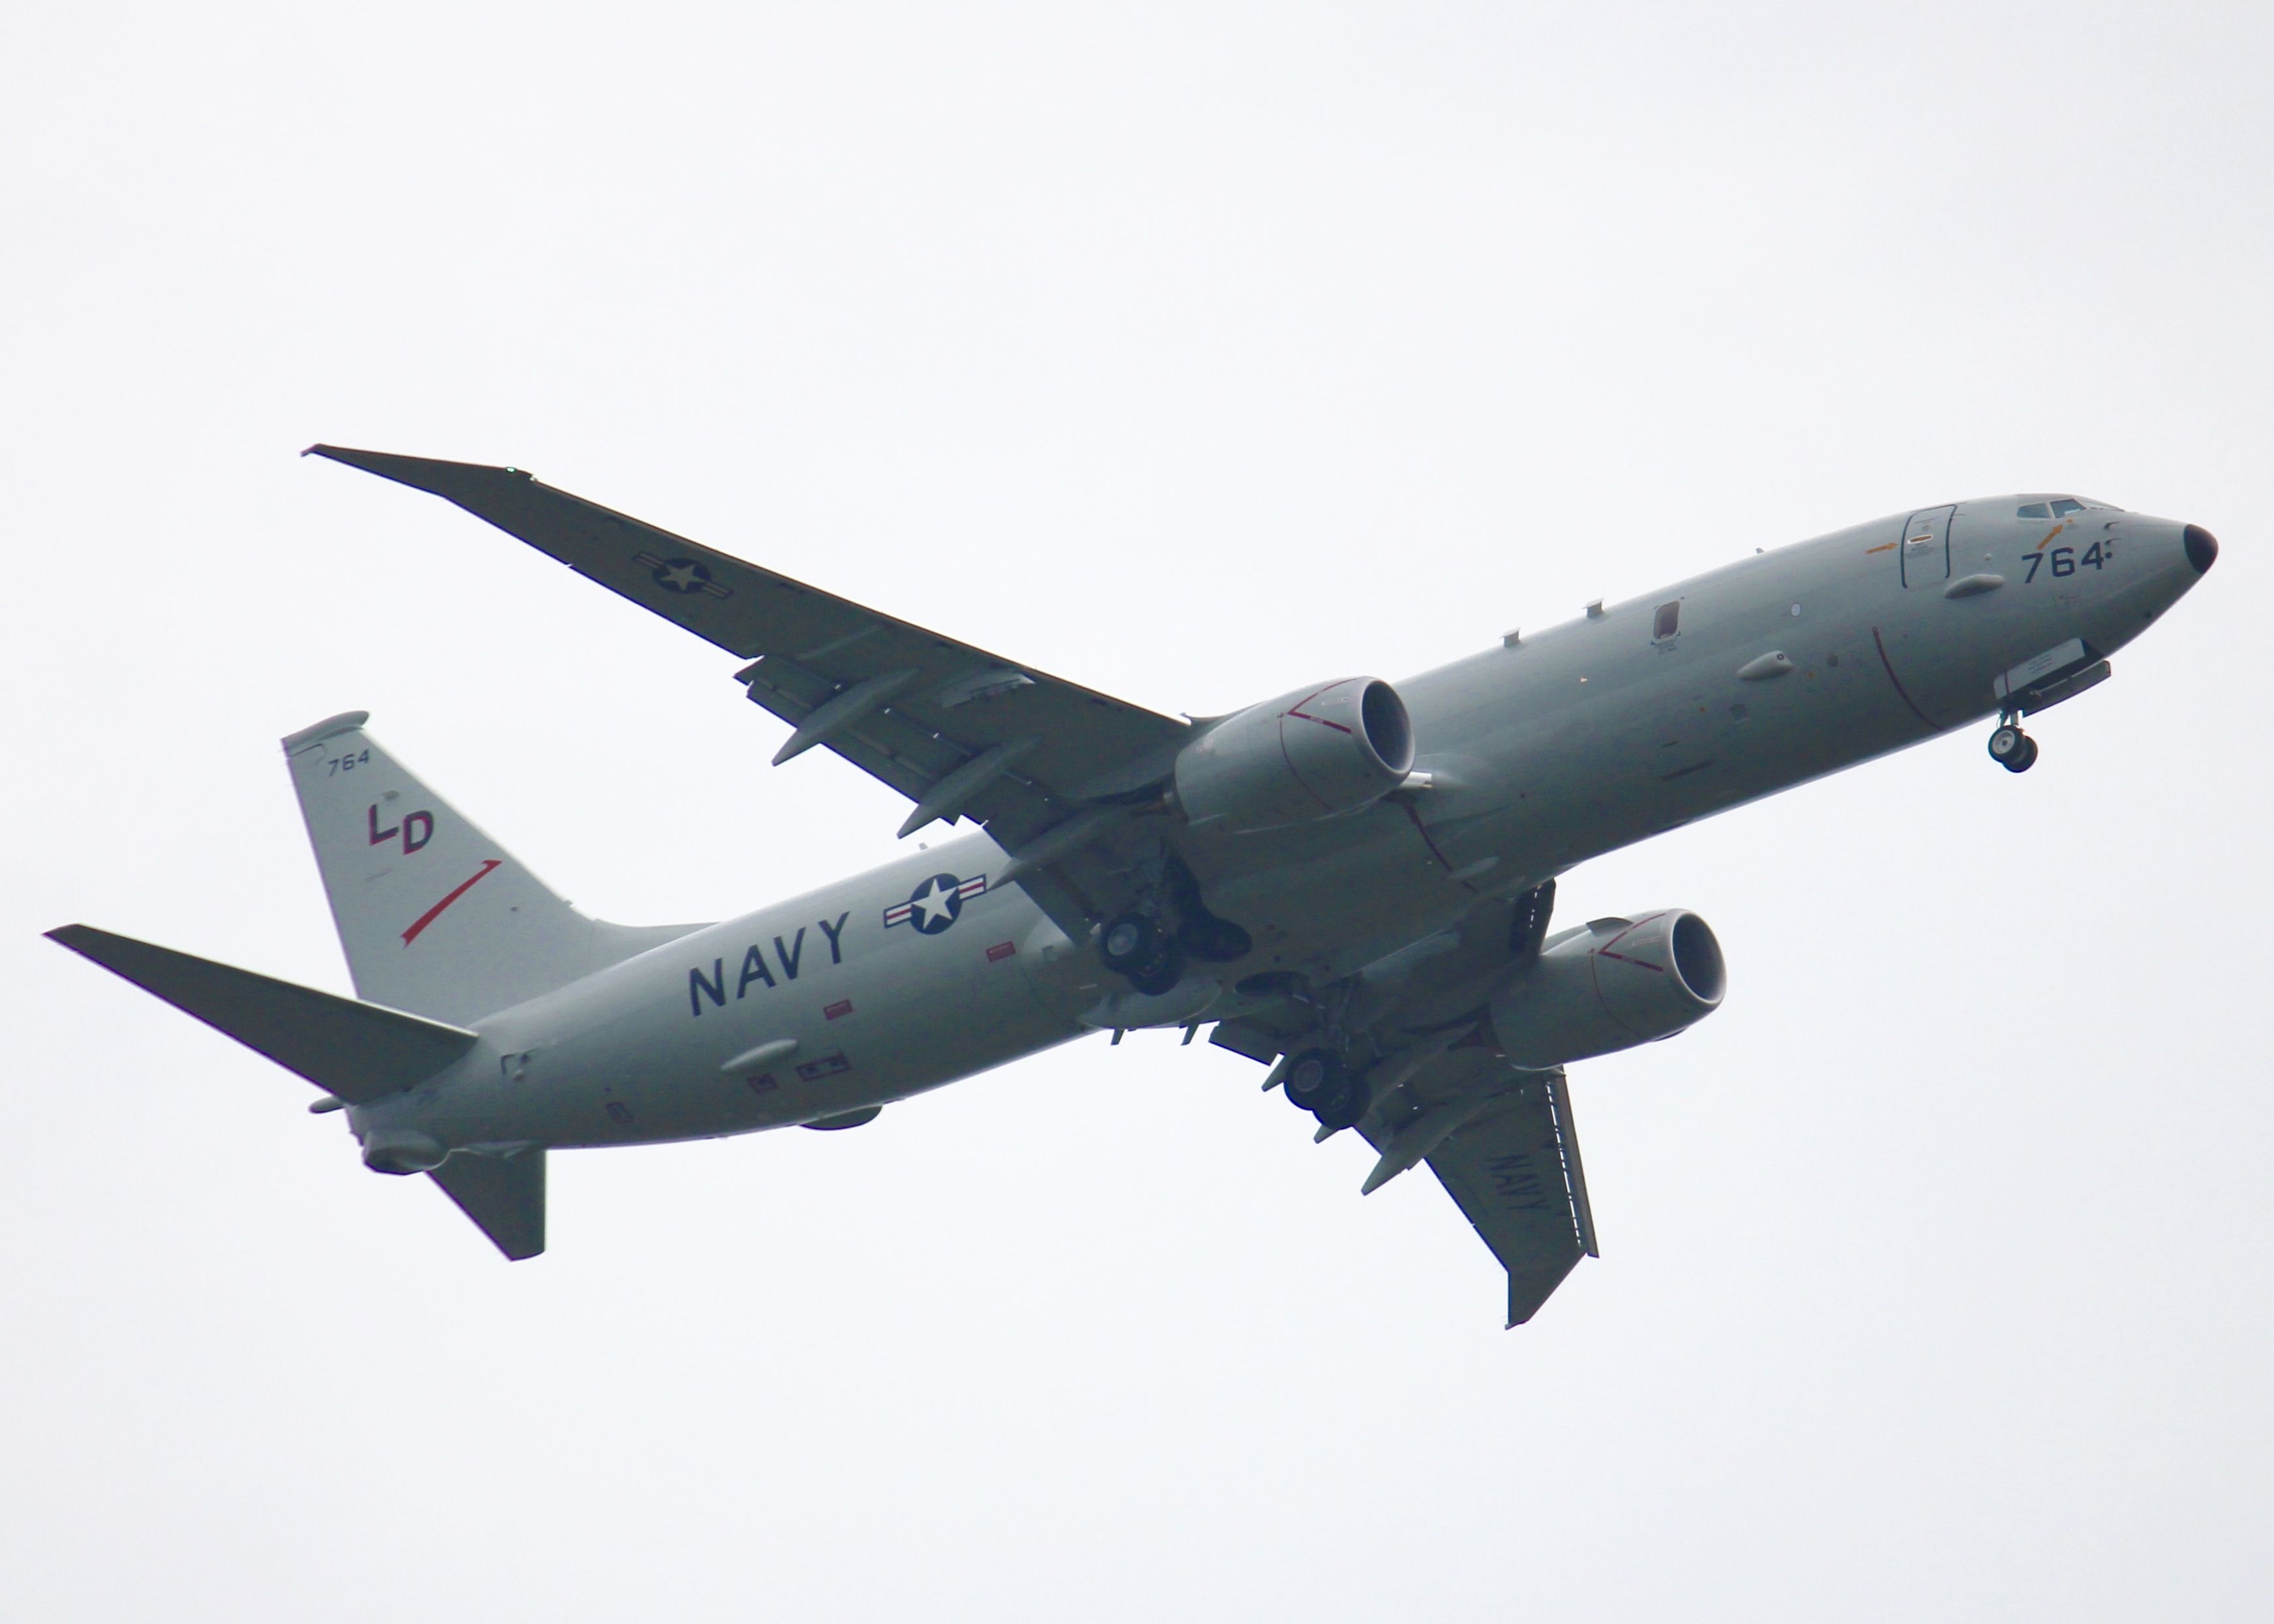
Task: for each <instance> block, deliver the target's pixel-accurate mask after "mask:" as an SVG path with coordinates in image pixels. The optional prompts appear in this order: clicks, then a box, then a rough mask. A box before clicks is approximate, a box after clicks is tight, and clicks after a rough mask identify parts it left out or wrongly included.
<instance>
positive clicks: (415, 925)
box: [403, 857, 503, 947]
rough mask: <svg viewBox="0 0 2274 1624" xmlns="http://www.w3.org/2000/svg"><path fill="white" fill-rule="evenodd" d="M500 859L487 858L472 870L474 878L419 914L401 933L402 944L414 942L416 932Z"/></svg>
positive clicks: (454, 900) (416, 938)
mask: <svg viewBox="0 0 2274 1624" xmlns="http://www.w3.org/2000/svg"><path fill="white" fill-rule="evenodd" d="M502 861H503V859H501V858H496V857H493V858H491V859H489V861H486V862H485V863H483V864H482V866H481V867H480V868H477V869H476V870H474V878H473V879H472V880H468V881H467V882H466V883H464V884H463V885H461V886H459V887H458V889H457V890H456V891H452V892H451V893H450V894H449V895H448V896H447V897H445V898H442V900H441V901H440V902H438V903H436V904H435V905H434V906H433V907H431V908H429V909H427V910H426V911H425V913H424V914H420V915H419V916H418V918H417V919H416V920H414V921H412V922H411V926H410V929H408V930H406V931H404V932H403V946H405V947H408V946H410V944H412V943H413V942H416V941H417V940H418V933H419V932H420V931H422V930H424V929H426V927H427V926H429V925H431V924H433V922H434V921H435V920H436V919H437V918H439V917H440V914H441V912H442V910H443V909H444V908H447V907H448V906H450V905H451V904H452V903H454V902H456V900H457V899H458V898H461V897H463V896H464V895H465V894H466V893H467V892H468V891H471V890H473V888H474V880H478V879H480V878H482V877H483V876H485V875H486V874H488V873H489V871H490V870H491V869H493V868H497V867H498V866H499V865H500V864H501V862H502Z"/></svg>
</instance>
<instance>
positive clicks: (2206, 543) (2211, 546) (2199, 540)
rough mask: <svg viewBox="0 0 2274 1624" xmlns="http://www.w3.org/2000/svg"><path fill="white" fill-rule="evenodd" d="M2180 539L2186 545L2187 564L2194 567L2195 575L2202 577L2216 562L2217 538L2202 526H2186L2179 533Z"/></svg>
mask: <svg viewBox="0 0 2274 1624" xmlns="http://www.w3.org/2000/svg"><path fill="white" fill-rule="evenodd" d="M2180 540H2181V541H2182V542H2184V543H2185V544H2186V545H2187V562H2188V563H2190V564H2193V565H2194V566H2195V574H2197V575H2202V573H2203V572H2204V571H2206V570H2208V569H2209V568H2210V567H2211V566H2212V565H2213V564H2214V563H2216V562H2218V537H2216V536H2214V535H2212V534H2211V533H2210V531H2209V530H2205V529H2203V527H2202V525H2200V524H2190V525H2188V526H2187V529H2185V530H2181V531H2180Z"/></svg>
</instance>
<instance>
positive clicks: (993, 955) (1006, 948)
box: [987, 942, 1019, 964]
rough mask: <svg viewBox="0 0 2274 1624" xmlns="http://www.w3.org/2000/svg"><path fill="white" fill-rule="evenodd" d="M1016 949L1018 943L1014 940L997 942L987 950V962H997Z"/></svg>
mask: <svg viewBox="0 0 2274 1624" xmlns="http://www.w3.org/2000/svg"><path fill="white" fill-rule="evenodd" d="M1017 951H1019V944H1017V943H1016V942H998V943H997V944H995V945H994V946H992V947H990V948H989V949H988V950H987V962H988V963H989V964H999V963H1000V962H1002V961H1003V960H1004V959H1008V958H1009V957H1010V956H1011V955H1012V954H1013V953H1015V952H1017Z"/></svg>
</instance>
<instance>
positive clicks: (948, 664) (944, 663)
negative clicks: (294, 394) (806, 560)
mask: <svg viewBox="0 0 2274 1624" xmlns="http://www.w3.org/2000/svg"><path fill="white" fill-rule="evenodd" d="M305 455H315V456H322V457H328V458H329V459H330V460H331V461H333V462H343V463H345V464H347V465H348V466H349V467H350V468H358V469H361V470H364V471H365V472H366V473H373V474H377V475H379V476H380V477H382V478H387V479H392V480H394V481H395V482H396V483H398V484H401V485H410V486H411V487H412V488H413V489H415V490H420V491H425V492H431V493H432V494H433V495H436V496H440V497H442V498H444V499H445V500H448V501H450V502H453V503H455V504H456V505H457V506H458V507H460V508H464V509H465V510H466V511H467V512H469V513H471V514H472V515H475V516H476V517H477V518H479V519H483V520H486V521H487V522H488V523H491V524H493V525H495V526H497V527H498V528H499V529H500V530H504V531H506V532H507V533H508V535H511V536H515V537H517V538H520V539H521V540H523V541H524V542H526V543H528V544H529V545H531V546H532V547H535V548H536V549H537V550H538V552H540V553H545V554H546V555H547V556H549V557H551V558H553V559H555V560H558V561H560V562H561V563H563V564H566V565H567V566H569V568H571V569H574V570H575V571H576V573H577V574H579V575H584V576H586V577H587V578H588V579H591V580H593V581H596V582H598V583H600V584H601V585H602V586H605V587H606V588H607V589H608V590H611V591H613V592H615V593H616V594H618V595H619V596H621V597H623V598H629V599H630V600H631V601H632V602H633V603H636V604H637V605H640V607H642V608H644V609H646V610H648V611H649V612H650V613H653V614H657V615H660V616H661V617H662V618H663V619H665V620H669V621H671V622H672V623H673V624H674V625H676V626H680V627H682V628H685V629H686V630H688V631H690V632H693V633H694V634H695V635H697V636H698V637H701V638H704V640H705V641H707V642H710V643H714V644H716V645H717V646H718V647H719V648H721V649H725V650H727V651H728V652H730V653H733V654H734V655H737V656H739V657H741V658H743V659H745V660H748V661H749V662H750V663H749V665H746V666H745V667H744V668H743V669H742V671H741V672H739V673H736V674H737V677H738V679H739V680H741V681H742V683H743V684H744V685H745V687H746V688H748V689H749V697H750V699H751V700H752V702H753V703H757V705H759V706H761V707H762V708H764V710H766V711H771V712H772V713H773V714H774V715H775V716H778V717H779V718H781V719H782V720H784V721H786V722H787V723H789V724H790V725H791V726H792V727H793V728H794V730H795V731H794V733H792V735H791V738H790V741H789V742H788V743H787V745H785V746H784V747H783V748H782V751H781V752H780V754H779V755H778V756H777V757H776V759H777V760H778V761H782V760H787V759H788V758H789V757H790V756H794V755H796V754H798V753H800V752H801V751H802V750H804V749H806V748H810V747H811V746H813V745H817V744H818V745H823V746H825V747H826V748H829V749H832V750H833V751H835V752H836V753H837V754H838V755H840V756H843V757H844V758H845V759H846V760H847V761H849V762H851V763H854V764H855V766H857V767H860V768H861V769H862V770H863V771H866V772H868V773H870V774H871V775H872V776H874V777H876V778H880V779H882V780H883V781H884V782H885V783H886V784H889V785H890V786H892V788H894V789H896V790H898V791H900V793H902V794H904V795H906V796H907V797H908V798H909V799H910V800H911V801H915V803H916V804H915V809H914V811H913V813H912V814H911V816H910V817H909V819H908V821H907V823H906V824H904V825H903V826H902V829H901V833H902V834H904V835H906V834H910V833H913V832H915V830H917V829H919V828H921V827H922V826H923V824H925V823H930V822H931V821H933V820H934V819H936V818H937V819H946V820H949V821H953V820H954V819H956V818H958V817H969V818H972V819H975V821H977V822H979V823H982V824H983V825H985V826H986V828H987V830H988V832H989V833H990V834H991V835H993V836H994V838H995V839H996V841H997V843H998V844H999V845H1001V846H1004V847H1005V849H1006V850H1009V851H1011V852H1013V853H1018V852H1019V851H1020V848H1021V847H1028V846H1033V845H1034V844H1035V842H1036V841H1037V840H1039V839H1040V838H1042V837H1043V836H1045V835H1047V834H1049V833H1050V831H1053V830H1056V829H1058V828H1060V827H1062V826H1064V825H1065V823H1067V821H1068V820H1069V819H1071V818H1073V817H1074V816H1078V815H1079V814H1081V812H1083V811H1084V810H1085V809H1086V808H1089V807H1091V806H1094V805H1095V804H1096V803H1097V802H1099V801H1114V800H1116V799H1118V798H1123V797H1128V796H1132V795H1135V794H1138V793H1141V792H1142V791H1144V790H1145V789H1146V788H1147V787H1148V786H1150V785H1153V784H1155V783H1157V782H1158V781H1159V780H1160V778H1162V777H1163V776H1164V775H1165V774H1166V772H1167V771H1168V770H1169V766H1170V763H1171V762H1172V761H1173V759H1174V757H1175V754H1176V752H1177V750H1178V749H1179V748H1182V746H1183V744H1184V743H1185V741H1186V738H1187V737H1188V736H1189V726H1188V724H1186V723H1185V722H1182V721H1179V720H1177V719H1176V718H1171V717H1164V716H1161V715H1158V714H1156V713H1155V712H1153V711H1147V710H1144V709H1142V708H1141V707H1139V706H1136V705H1132V704H1128V703H1124V702H1123V701H1121V700H1118V699H1115V698H1112V697H1111V696H1110V695H1103V694H1098V693H1094V692H1092V691H1091V690H1090V689H1088V688H1082V687H1081V686H1080V685H1079V684H1076V683H1073V682H1069V681H1066V680H1065V679H1063V678H1060V677H1053V676H1050V675H1049V674H1047V673H1043V672H1040V671H1036V670H1035V669H1034V668H1032V667H1031V666H1026V665H1018V664H1016V663H1015V662H1013V661H1010V660H1006V659H1005V658H1002V657H1000V656H999V655H995V654H990V653H989V652H987V651H986V650H983V649H976V648H974V647H972V646H970V645H969V644H968V643H958V642H956V641H954V640H953V639H952V638H948V637H944V636H941V635H939V634H937V633H936V632H932V631H929V630H927V629H925V628H922V627H919V626H912V625H910V624H908V623H907V621H905V620H896V619H894V618H892V616H890V615H886V614H880V613H877V611H875V610H872V609H868V608H864V607H862V605H859V604H855V603H853V602H851V601H850V600H848V599H847V598H838V597H835V596H833V595H832V594H830V593H827V592H824V591H820V590H817V589H815V588H813V587H810V586H808V585H806V584H805V583H802V582H799V581H794V580H792V579H791V578H790V577H788V576H787V575H779V574H777V573H775V572H774V571H772V570H770V569H764V568H760V567H759V566H757V565H756V564H751V563H748V562H746V561H744V560H742V559H738V558H735V557H734V556H732V555H731V554H728V553H720V552H719V551H717V550H716V549H715V548H711V547H705V546H704V545H701V544H700V543H697V542H693V541H689V540H688V539H686V538H684V537H681V536H675V535H674V534H672V533H671V532H670V531H668V530H660V529H658V528H657V527H656V526H654V525H651V524H647V523H643V522H642V521H640V520H637V519H634V518H631V517H629V516H628V515H624V514H621V513H616V512H614V511H613V510H612V509H609V508H603V507H601V506H600V505H599V503H597V502H590V501H586V500H584V498H582V497H579V496H573V495H571V494H570V493H569V492H566V491H561V490H556V489H554V488H553V486H551V485H546V484H544V483H542V482H541V481H539V480H538V479H536V478H534V477H531V475H530V474H528V473H527V472H525V471H523V470H520V469H514V468H493V467H487V466H484V465H482V464H479V463H472V462H440V461H436V460H434V459H432V458H426V457H409V456H397V455H391V454H388V453H385V452H377V451H358V450H354V449H351V448H350V447H343V446H326V445H318V446H311V447H309V448H308V451H307V452H306V453H305ZM1062 877H1063V876H1062ZM1030 889H1036V888H1035V887H1033V886H1030ZM1042 889H1053V888H1050V887H1049V886H1048V885H1047V884H1045V885H1044V886H1043V887H1042ZM1037 900H1039V901H1042V902H1043V906H1044V907H1045V908H1046V909H1047V910H1048V911H1049V912H1050V913H1051V914H1052V915H1053V916H1054V917H1058V920H1059V922H1060V924H1061V925H1066V926H1068V928H1069V929H1072V928H1073V927H1072V925H1071V924H1069V920H1070V919H1072V920H1073V921H1078V922H1086V921H1087V920H1088V918H1090V917H1094V915H1095V913H1096V904H1095V903H1093V904H1091V905H1090V906H1081V905H1080V904H1078V903H1076V902H1074V901H1073V899H1072V898H1068V897H1066V896H1065V895H1064V894H1063V891H1062V888H1059V889H1058V894H1055V895H1053V896H1049V897H1042V896H1038V898H1037ZM1054 901H1055V902H1056V903H1057V904H1058V906H1052V904H1053V902H1054Z"/></svg>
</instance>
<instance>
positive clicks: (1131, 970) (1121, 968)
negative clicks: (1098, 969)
mask: <svg viewBox="0 0 2274 1624" xmlns="http://www.w3.org/2000/svg"><path fill="white" fill-rule="evenodd" d="M1162 946H1163V944H1162V941H1161V931H1160V927H1158V926H1157V925H1156V924H1154V922H1153V921H1152V918H1151V916H1150V915H1148V914H1117V915H1115V916H1114V917H1113V918H1112V919H1110V920H1108V921H1106V924H1105V929H1103V931H1101V932H1099V934H1098V937H1097V956H1098V958H1099V959H1100V960H1101V961H1103V964H1104V966H1105V967H1106V968H1107V969H1109V970H1111V971H1112V972H1113V973H1114V974H1116V975H1128V976H1134V975H1135V974H1138V973H1139V972H1140V971H1141V970H1143V969H1144V968H1146V967H1147V966H1148V965H1149V964H1150V963H1151V962H1152V961H1153V960H1154V959H1157V958H1158V957H1160V950H1161V948H1162Z"/></svg>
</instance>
